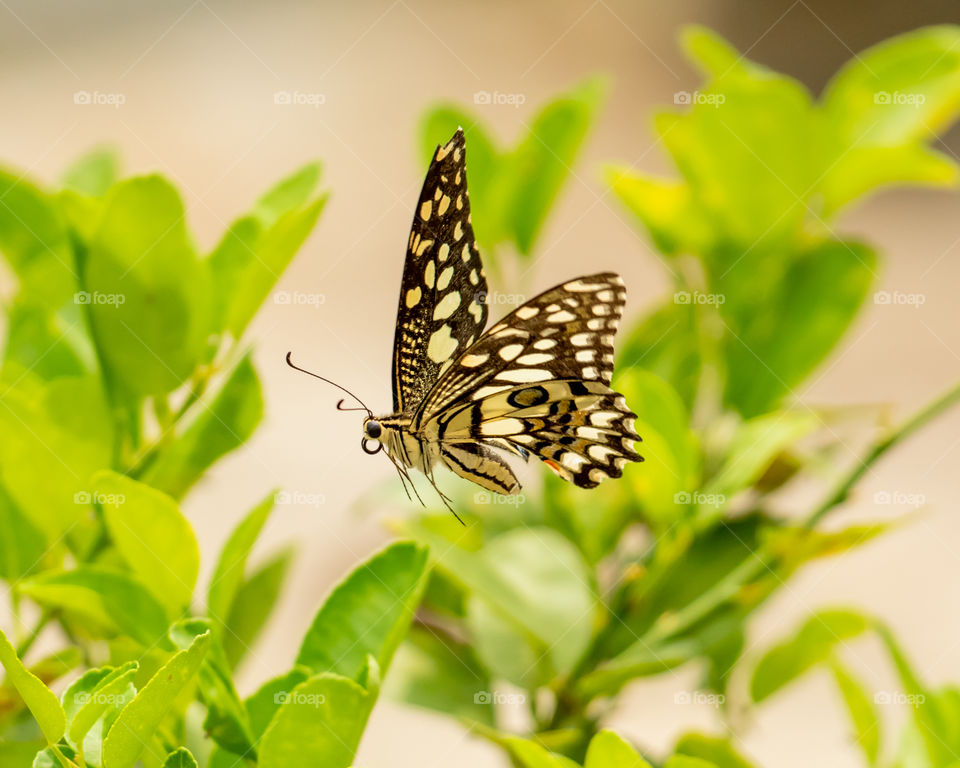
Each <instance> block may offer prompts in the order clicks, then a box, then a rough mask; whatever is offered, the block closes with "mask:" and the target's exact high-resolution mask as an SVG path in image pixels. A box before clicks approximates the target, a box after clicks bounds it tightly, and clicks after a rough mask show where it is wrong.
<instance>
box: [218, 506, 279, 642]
mask: <svg viewBox="0 0 960 768" xmlns="http://www.w3.org/2000/svg"><path fill="white" fill-rule="evenodd" d="M273 500H274V494H273V493H271V494H270V495H269V496H267V497H266V498H265V499H264V500H263V501H261V502H260V503H259V504H257V506H255V507H254V508H253V509H252V510H251V511H250V512H249V513H248V514H247V516H246V517H245V518H244V519H243V520H242V521H241V522H240V524H239V525H238V526H237V527H236V528H235V529H234V530H233V533H231V534H230V538H229V539H227V542H226V544H224V545H223V549H222V550H221V551H220V558H219V559H218V560H217V566H216V568H215V569H214V571H213V576H212V577H211V579H210V586H209V588H208V590H207V613H208V614H209V616H210V618H211V619H213V621H214V623H215V626H218V627H220V634H221V635H222V633H223V628H224V624H225V622H226V621H227V618H228V617H229V616H230V611H231V610H232V609H233V606H234V602H235V598H236V596H237V592H238V591H239V589H240V587H241V585H242V584H243V579H244V573H245V572H246V569H247V558H248V557H249V556H250V551H251V550H252V549H253V546H254V544H256V542H257V537H259V536H260V531H262V530H263V526H264V524H265V523H266V522H267V518H269V517H270V512H271V511H272V510H273Z"/></svg>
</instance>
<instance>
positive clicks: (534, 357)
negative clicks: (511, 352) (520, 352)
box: [517, 352, 553, 365]
mask: <svg viewBox="0 0 960 768" xmlns="http://www.w3.org/2000/svg"><path fill="white" fill-rule="evenodd" d="M551 360H553V355H548V354H546V353H544V352H540V353H536V352H534V353H531V354H529V355H524V356H523V357H519V358H517V362H518V363H520V364H521V365H543V364H544V363H549V362H550V361H551Z"/></svg>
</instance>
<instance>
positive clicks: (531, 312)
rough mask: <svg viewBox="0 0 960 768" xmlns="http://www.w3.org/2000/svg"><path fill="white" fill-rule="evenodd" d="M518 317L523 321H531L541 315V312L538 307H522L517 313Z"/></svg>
mask: <svg viewBox="0 0 960 768" xmlns="http://www.w3.org/2000/svg"><path fill="white" fill-rule="evenodd" d="M516 314H517V317H519V318H520V319H521V320H530V319H531V318H534V317H536V316H537V315H539V314H540V310H539V308H537V307H520V309H518V310H517V312H516Z"/></svg>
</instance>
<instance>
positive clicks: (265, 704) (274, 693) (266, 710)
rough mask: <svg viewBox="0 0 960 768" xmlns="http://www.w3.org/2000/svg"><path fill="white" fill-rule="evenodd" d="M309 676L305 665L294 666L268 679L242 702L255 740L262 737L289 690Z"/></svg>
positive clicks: (257, 740) (286, 697)
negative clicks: (284, 672)
mask: <svg viewBox="0 0 960 768" xmlns="http://www.w3.org/2000/svg"><path fill="white" fill-rule="evenodd" d="M310 676H311V674H310V670H309V669H307V668H306V667H294V668H293V669H291V670H290V671H289V672H287V673H286V674H283V675H280V676H279V677H275V678H273V679H272V680H268V681H267V682H266V683H264V684H263V685H262V686H260V688H259V689H258V690H257V692H256V693H254V694H253V696H251V697H250V698H249V699H247V700H246V702H244V705H245V707H246V709H247V715H248V716H249V718H250V732H251V734H252V735H253V738H254V741H255V742H259V741H260V740H261V739H262V738H263V734H264V732H265V731H266V730H267V726H269V725H270V721H271V720H273V716H274V715H275V714H276V713H277V710H279V709H280V707H281V706H282V705H283V703H284V702H285V701H286V700H287V699H288V694H289V693H290V691H292V690H293V689H294V688H296V687H297V686H298V685H300V684H301V683H304V682H306V681H307V680H308V679H309V678H310Z"/></svg>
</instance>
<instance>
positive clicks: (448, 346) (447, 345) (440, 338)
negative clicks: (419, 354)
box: [427, 325, 460, 364]
mask: <svg viewBox="0 0 960 768" xmlns="http://www.w3.org/2000/svg"><path fill="white" fill-rule="evenodd" d="M459 345H460V342H458V341H457V340H456V339H455V338H453V336H452V335H451V333H450V326H449V325H443V326H441V327H440V328H438V329H437V330H436V331H434V332H433V333H432V334H430V342H429V344H428V345H427V357H429V358H430V359H431V360H433V362H435V363H441V364H442V363H444V362H446V361H447V360H448V359H449V358H450V357H451V356H452V355H453V353H454V352H456V351H457V347H458V346H459Z"/></svg>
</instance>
